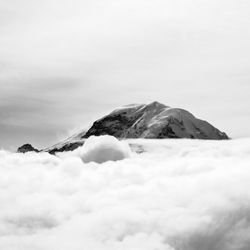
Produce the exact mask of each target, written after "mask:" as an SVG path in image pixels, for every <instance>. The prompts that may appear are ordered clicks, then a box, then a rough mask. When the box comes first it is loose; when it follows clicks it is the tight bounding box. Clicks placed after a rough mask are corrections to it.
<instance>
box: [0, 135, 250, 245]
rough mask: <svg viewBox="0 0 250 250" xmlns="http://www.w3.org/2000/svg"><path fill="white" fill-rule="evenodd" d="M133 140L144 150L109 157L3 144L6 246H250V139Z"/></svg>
mask: <svg viewBox="0 0 250 250" xmlns="http://www.w3.org/2000/svg"><path fill="white" fill-rule="evenodd" d="M104 140H105V139H104ZM104 140H102V142H101V143H100V142H98V141H94V140H93V141H92V143H93V145H92V146H93V148H95V149H96V148H97V149H98V150H99V147H100V145H102V146H101V147H106V146H107V145H106V143H108V145H110V142H109V141H108V142H107V140H106V141H105V143H104ZM123 143H126V142H123ZM127 143H129V144H130V145H131V144H132V146H133V147H132V148H133V149H138V148H139V149H140V150H142V149H143V150H144V152H143V153H141V154H137V153H135V152H133V153H130V155H131V157H129V158H126V159H124V160H121V161H107V162H104V163H102V164H98V163H95V162H89V163H84V162H83V161H82V160H81V158H80V157H79V152H78V153H76V152H74V153H73V154H60V155H58V156H52V155H49V154H47V153H41V154H35V153H28V154H24V155H23V154H13V153H10V152H6V151H0V204H1V209H0V221H1V223H0V236H1V237H0V248H1V249H5V250H17V249H18V250H45V249H46V250H54V249H60V250H68V249H71V250H80V249H81V250H82V249H93V250H103V249H104V250H112V249H114V250H120V249H121V250H122V249H123V250H124V249H126V250H138V249H143V250H163V249H164V250H184V249H185V250H208V249H216V250H217V249H218V250H233V249H237V250H247V249H248V248H249V244H250V236H249V235H250V234H249V233H250V216H249V214H250V213H249V212H250V181H249V180H250V171H249V162H250V150H249V149H250V139H241V140H231V141H221V142H218V141H198V140H160V141H157V140H128V141H127ZM88 148H91V145H90V144H89V145H88ZM82 150H83V149H82ZM85 150H86V149H85ZM88 152H91V151H88ZM95 157H96V156H95Z"/></svg>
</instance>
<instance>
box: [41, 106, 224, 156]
mask: <svg viewBox="0 0 250 250" xmlns="http://www.w3.org/2000/svg"><path fill="white" fill-rule="evenodd" d="M92 135H95V136H99V135H112V136H115V137H117V138H120V139H124V138H151V139H160V138H191V139H213V140H223V139H228V136H227V135H226V134H225V133H223V132H221V131H220V130H218V129H217V128H215V127H214V126H212V125H211V124H209V123H208V122H206V121H203V120H200V119H198V118H196V117H195V116H194V115H192V114H191V113H190V112H188V111H186V110H184V109H179V108H171V107H169V106H166V105H164V104H162V103H159V102H152V103H150V104H131V105H127V106H123V107H120V108H117V109H115V110H114V111H113V112H111V113H110V114H108V115H106V116H104V117H102V118H101V119H99V120H97V121H95V122H94V123H93V125H92V126H91V127H90V129H89V130H87V132H85V131H84V130H82V131H80V132H79V133H76V134H74V135H73V136H71V137H69V138H68V139H66V140H64V141H62V142H59V143H57V144H56V145H54V146H52V147H49V148H46V149H44V150H42V151H45V152H49V153H52V154H54V153H56V152H64V151H72V150H74V149H76V148H77V147H79V146H81V145H83V144H84V141H85V139H86V138H88V137H90V136H92Z"/></svg>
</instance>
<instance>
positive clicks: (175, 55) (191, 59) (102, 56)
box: [0, 0, 250, 149]
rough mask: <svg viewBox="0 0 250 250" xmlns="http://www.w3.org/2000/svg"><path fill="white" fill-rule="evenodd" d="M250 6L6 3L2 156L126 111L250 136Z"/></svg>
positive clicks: (219, 1) (0, 87) (182, 0)
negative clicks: (153, 111) (171, 114)
mask: <svg viewBox="0 0 250 250" xmlns="http://www.w3.org/2000/svg"><path fill="white" fill-rule="evenodd" d="M249 12H250V1H249V0H105V1H103V0H79V1H78V0H70V1H69V0H67V1H66V0H22V1H20V0H0V147H4V148H11V149H15V148H16V147H17V146H19V145H22V144H24V143H26V142H31V143H32V144H34V146H36V147H44V146H48V145H51V144H53V143H55V142H57V141H58V140H60V139H62V138H65V137H67V136H68V135H70V134H71V133H72V132H74V131H77V129H81V128H84V127H85V126H87V125H89V124H90V123H91V122H93V121H94V120H95V119H96V118H99V117H100V116H102V115H103V114H106V113H107V112H109V111H111V110H112V109H114V108H115V107H116V106H121V105H123V104H128V103H135V102H136V103H148V102H151V101H153V100H157V101H160V102H163V103H165V104H166V105H169V106H173V107H182V108H185V109H187V110H189V111H190V112H192V113H193V114H194V115H195V116H197V117H199V118H202V119H205V120H207V121H209V122H210V123H212V124H213V125H215V126H216V127H218V128H219V129H221V130H223V131H225V132H227V133H228V135H229V136H231V137H242V136H250V28H249V27H250V15H249Z"/></svg>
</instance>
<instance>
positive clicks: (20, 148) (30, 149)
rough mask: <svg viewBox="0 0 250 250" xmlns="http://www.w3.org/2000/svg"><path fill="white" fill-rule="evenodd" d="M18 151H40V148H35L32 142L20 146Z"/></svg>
mask: <svg viewBox="0 0 250 250" xmlns="http://www.w3.org/2000/svg"><path fill="white" fill-rule="evenodd" d="M17 152H18V153H27V152H39V150H38V149H36V148H34V147H33V146H32V145H30V144H24V145H23V146H21V147H19V148H18V149H17Z"/></svg>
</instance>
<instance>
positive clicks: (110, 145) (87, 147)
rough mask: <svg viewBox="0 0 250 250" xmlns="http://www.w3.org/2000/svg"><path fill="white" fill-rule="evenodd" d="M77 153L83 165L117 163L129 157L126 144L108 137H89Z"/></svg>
mask: <svg viewBox="0 0 250 250" xmlns="http://www.w3.org/2000/svg"><path fill="white" fill-rule="evenodd" d="M77 151H78V152H79V154H80V157H81V159H82V160H83V162H85V163H88V162H97V163H103V162H106V161H119V160H123V159H125V158H128V157H129V155H130V148H129V146H128V145H127V144H126V143H124V142H121V141H119V140H117V139H116V138H115V137H113V136H109V135H103V136H98V137H96V136H91V137H90V138H88V139H87V140H86V142H85V143H84V145H83V147H81V148H80V149H79V150H77Z"/></svg>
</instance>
